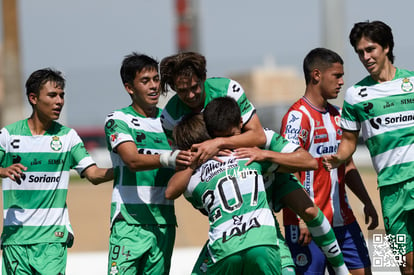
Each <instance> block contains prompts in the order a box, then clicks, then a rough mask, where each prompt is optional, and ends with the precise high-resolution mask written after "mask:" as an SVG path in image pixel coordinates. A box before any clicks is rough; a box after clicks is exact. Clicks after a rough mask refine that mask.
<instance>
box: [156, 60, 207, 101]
mask: <svg viewBox="0 0 414 275" xmlns="http://www.w3.org/2000/svg"><path fill="white" fill-rule="evenodd" d="M160 75H161V84H160V86H161V91H162V92H163V93H164V94H165V93H167V92H168V86H169V87H171V88H172V89H174V90H176V87H175V81H176V80H177V78H178V77H180V76H182V77H185V78H187V79H189V80H190V83H191V78H192V77H193V76H196V77H197V78H198V79H199V81H200V82H204V81H205V80H206V78H207V69H206V58H205V57H204V56H203V55H201V54H199V53H196V52H182V53H178V54H174V55H170V56H167V57H165V58H163V59H162V60H161V63H160Z"/></svg>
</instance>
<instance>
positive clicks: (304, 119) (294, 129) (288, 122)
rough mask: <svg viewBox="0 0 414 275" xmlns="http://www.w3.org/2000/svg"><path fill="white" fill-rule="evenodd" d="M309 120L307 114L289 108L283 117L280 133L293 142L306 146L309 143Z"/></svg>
mask: <svg viewBox="0 0 414 275" xmlns="http://www.w3.org/2000/svg"><path fill="white" fill-rule="evenodd" d="M310 130H311V129H310V121H309V118H308V116H306V115H305V114H304V113H303V112H300V111H297V110H290V111H288V113H286V115H285V116H284V117H283V120H282V126H281V130H280V133H281V135H282V136H283V137H285V138H286V139H287V140H288V141H290V142H292V143H293V144H296V145H299V146H301V147H303V148H307V146H308V145H309V144H310V140H311V137H310Z"/></svg>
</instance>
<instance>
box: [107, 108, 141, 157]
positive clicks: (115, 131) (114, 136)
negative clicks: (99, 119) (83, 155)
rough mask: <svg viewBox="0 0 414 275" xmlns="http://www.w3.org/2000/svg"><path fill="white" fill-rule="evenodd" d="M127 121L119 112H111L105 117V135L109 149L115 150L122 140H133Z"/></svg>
mask: <svg viewBox="0 0 414 275" xmlns="http://www.w3.org/2000/svg"><path fill="white" fill-rule="evenodd" d="M127 122H128V121H125V120H124V119H123V118H122V114H121V112H113V113H111V114H109V115H108V116H107V117H106V120H105V137H106V141H107V145H108V150H109V151H116V147H117V146H118V145H119V144H121V143H123V142H126V141H132V142H134V139H133V137H132V136H131V134H130V131H129V127H128V124H127Z"/></svg>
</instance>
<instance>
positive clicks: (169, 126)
mask: <svg viewBox="0 0 414 275" xmlns="http://www.w3.org/2000/svg"><path fill="white" fill-rule="evenodd" d="M160 120H161V126H162V129H163V130H164V133H165V135H166V136H167V139H168V143H169V144H174V139H173V129H174V126H175V125H176V124H177V123H178V122H176V121H175V120H174V119H173V118H172V117H171V115H170V114H169V113H168V111H167V109H163V110H162V113H161V117H160Z"/></svg>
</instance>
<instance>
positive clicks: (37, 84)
mask: <svg viewBox="0 0 414 275" xmlns="http://www.w3.org/2000/svg"><path fill="white" fill-rule="evenodd" d="M49 81H50V82H52V83H53V84H55V87H58V88H61V89H62V90H64V89H65V78H64V77H63V75H62V72H60V71H58V70H55V69H52V68H44V69H40V70H37V71H34V72H33V73H32V74H31V75H30V76H29V78H28V79H27V81H26V96H27V98H29V94H31V93H34V94H35V95H36V96H39V93H40V90H41V89H42V88H43V86H44V85H45V84H46V83H47V82H49ZM29 102H30V100H29ZM30 104H31V103H30Z"/></svg>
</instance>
